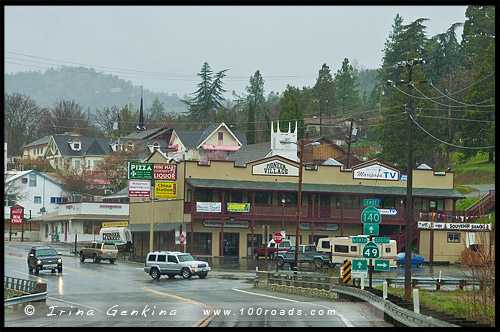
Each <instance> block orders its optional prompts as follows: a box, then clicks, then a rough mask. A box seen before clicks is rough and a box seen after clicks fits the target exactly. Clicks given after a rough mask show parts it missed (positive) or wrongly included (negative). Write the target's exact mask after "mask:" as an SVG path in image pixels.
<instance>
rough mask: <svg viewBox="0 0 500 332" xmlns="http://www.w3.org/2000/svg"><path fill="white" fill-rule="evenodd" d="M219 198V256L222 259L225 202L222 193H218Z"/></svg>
mask: <svg viewBox="0 0 500 332" xmlns="http://www.w3.org/2000/svg"><path fill="white" fill-rule="evenodd" d="M219 198H220V202H221V218H220V221H221V229H220V239H219V256H221V257H224V216H223V215H224V209H225V205H226V202H225V201H224V192H222V191H220V192H219Z"/></svg>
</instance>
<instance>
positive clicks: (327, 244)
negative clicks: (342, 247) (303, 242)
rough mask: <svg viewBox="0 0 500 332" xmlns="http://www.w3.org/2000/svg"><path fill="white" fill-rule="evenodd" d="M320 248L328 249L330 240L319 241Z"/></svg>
mask: <svg viewBox="0 0 500 332" xmlns="http://www.w3.org/2000/svg"><path fill="white" fill-rule="evenodd" d="M321 248H322V249H330V241H321Z"/></svg>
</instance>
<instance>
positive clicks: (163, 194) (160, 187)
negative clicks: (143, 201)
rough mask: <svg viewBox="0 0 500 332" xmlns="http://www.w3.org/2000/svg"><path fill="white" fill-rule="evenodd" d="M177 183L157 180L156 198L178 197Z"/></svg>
mask: <svg viewBox="0 0 500 332" xmlns="http://www.w3.org/2000/svg"><path fill="white" fill-rule="evenodd" d="M176 187H177V183H175V182H170V181H165V180H156V181H155V198H167V199H172V198H176V197H177V190H176Z"/></svg>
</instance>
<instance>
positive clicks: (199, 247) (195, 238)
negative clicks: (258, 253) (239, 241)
mask: <svg viewBox="0 0 500 332" xmlns="http://www.w3.org/2000/svg"><path fill="white" fill-rule="evenodd" d="M259 244H260V243H256V245H257V246H258V245H259ZM187 247H188V248H191V249H190V252H191V254H193V255H211V254H212V233H198V232H195V233H193V235H192V245H191V235H189V236H187Z"/></svg>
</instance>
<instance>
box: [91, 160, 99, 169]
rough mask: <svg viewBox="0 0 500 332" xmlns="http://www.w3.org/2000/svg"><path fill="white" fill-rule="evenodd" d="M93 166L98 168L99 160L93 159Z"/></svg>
mask: <svg viewBox="0 0 500 332" xmlns="http://www.w3.org/2000/svg"><path fill="white" fill-rule="evenodd" d="M92 166H93V167H94V168H97V166H99V160H93V161H92Z"/></svg>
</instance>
